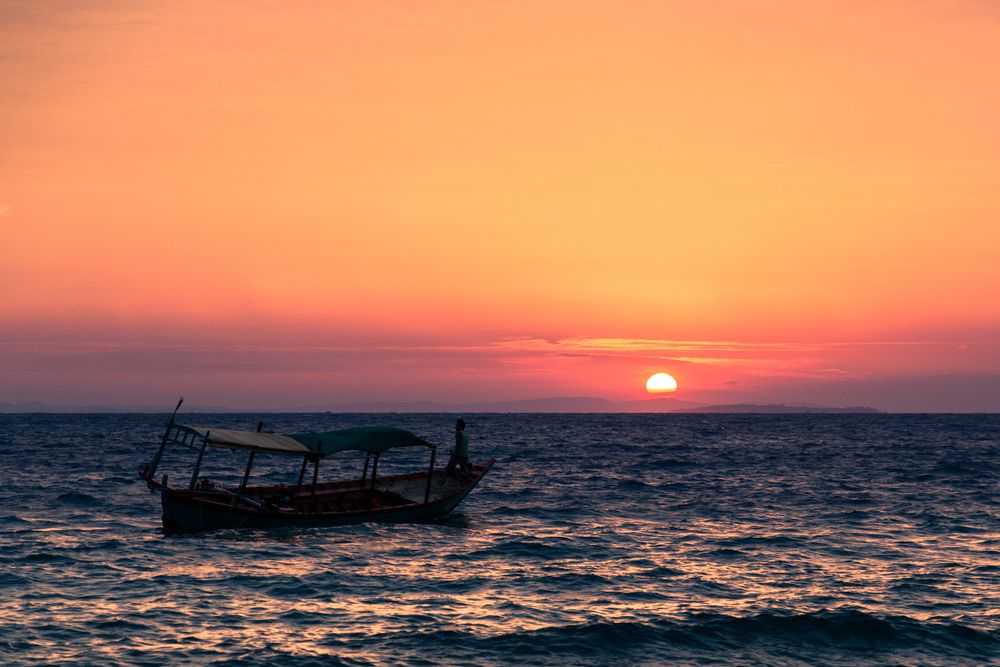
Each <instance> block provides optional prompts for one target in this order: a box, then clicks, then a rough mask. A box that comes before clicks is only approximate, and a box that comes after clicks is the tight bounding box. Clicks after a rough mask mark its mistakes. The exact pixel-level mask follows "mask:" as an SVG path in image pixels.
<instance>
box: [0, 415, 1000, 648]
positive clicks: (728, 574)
mask: <svg viewBox="0 0 1000 667" xmlns="http://www.w3.org/2000/svg"><path fill="white" fill-rule="evenodd" d="M261 418H263V419H264V421H265V423H266V424H267V425H268V426H269V427H271V428H273V429H274V430H277V431H302V430H310V429H316V430H320V429H330V428H339V427H345V426H350V425H364V424H375V423H382V424H391V425H396V426H401V427H404V428H408V429H411V430H413V431H415V432H417V433H419V434H420V435H423V436H425V437H427V438H429V439H431V440H434V441H437V442H443V443H447V442H448V441H449V439H450V434H451V425H452V423H453V421H454V416H453V415H330V414H310V415H301V414H296V415H291V414H288V415H284V414H281V415H263V416H261ZM465 418H466V421H468V423H469V433H470V435H471V448H470V449H471V454H472V458H473V459H474V460H475V459H481V458H486V457H494V458H496V459H497V464H496V466H495V467H494V468H493V470H492V471H490V473H489V475H488V476H487V477H486V478H485V479H484V480H483V483H482V484H481V485H480V487H479V488H478V489H477V490H476V491H474V492H473V493H472V494H471V495H470V496H469V497H468V498H467V499H466V500H465V502H464V503H463V504H462V505H461V506H460V507H459V511H457V512H456V513H454V514H453V515H451V516H450V517H449V518H448V519H447V520H443V521H440V522H437V523H430V524H419V525H412V524H411V525H403V524H400V525H375V524H365V525H357V526H349V527H339V528H327V529H308V530H302V529H300V530H292V529H285V530H272V531H257V530H227V531H216V532H210V533H201V534H196V535H165V534H164V533H163V531H162V530H161V526H160V510H159V498H158V496H156V495H152V494H150V493H149V492H148V490H147V489H146V488H145V486H144V485H143V484H141V483H140V482H139V480H138V478H137V475H136V473H137V471H138V469H139V468H140V467H141V466H143V465H144V464H146V463H147V462H148V461H149V459H150V457H151V455H152V453H153V450H154V448H155V446H156V444H157V443H158V440H159V436H160V434H161V432H162V428H163V424H164V422H165V421H166V416H164V415H0V664H3V665H42V664H44V665H95V664H99V665H164V664H205V665H266V664H275V665H313V664H316V665H338V664H340V665H369V664H376V665H382V664H386V665H437V664H442V665H468V664H477V665H520V664H526V665H563V664H579V665H606V664H629V665H631V664H634V665H660V664H691V665H728V664H734V665H855V664H879V665H882V664H886V665H956V664H958V665H982V664H991V663H992V664H1000V415H943V416H942V415H937V416H930V415H773V416H769V415H730V416H724V415H465ZM257 419H258V415H233V414H227V415H194V416H183V417H182V418H181V419H179V421H181V422H182V423H197V424H210V425H217V426H229V427H236V428H248V429H249V428H253V426H254V425H255V424H256V421H257ZM178 454H179V455H180V454H183V455H184V456H183V457H181V456H176V457H168V460H166V461H165V463H164V465H165V466H167V468H170V466H176V469H177V470H178V471H179V472H177V473H176V474H177V475H181V474H182V472H183V470H184V466H183V465H182V464H183V461H182V460H181V459H182V458H184V457H186V458H187V460H191V458H192V457H193V453H191V452H186V451H181V452H178ZM212 457H213V458H211V459H210V461H209V463H208V464H207V469H206V470H207V473H208V474H211V475H213V476H217V477H218V478H219V479H221V480H223V481H225V480H229V481H232V480H238V478H239V476H240V474H241V472H242V468H243V462H244V460H245V459H244V457H243V456H242V455H236V454H231V453H229V452H213V454H212ZM265 458H266V459H267V460H266V461H261V460H262V459H265ZM258 460H259V461H261V467H260V468H259V469H258V470H259V475H257V476H256V479H258V480H263V479H266V480H267V481H279V480H288V481H291V480H293V479H294V478H295V477H296V475H297V472H298V470H297V469H298V466H297V463H296V462H294V461H291V460H289V459H280V457H276V458H268V457H258ZM356 463H357V462H356V461H350V462H349V463H345V464H344V468H343V471H344V472H345V473H352V471H353V473H356V472H357V470H355V469H354V468H356V467H357V466H356ZM399 463H400V465H401V466H405V464H408V463H409V462H407V461H401V462H399ZM324 465H326V464H324ZM418 465H423V463H419V464H418ZM352 466H353V467H352ZM332 467H336V466H332ZM165 471H166V468H165ZM321 471H322V468H321ZM330 471H331V470H330V469H327V472H330ZM227 475H228V477H227ZM171 479H180V480H183V479H185V478H184V477H174V476H173V475H172V477H171Z"/></svg>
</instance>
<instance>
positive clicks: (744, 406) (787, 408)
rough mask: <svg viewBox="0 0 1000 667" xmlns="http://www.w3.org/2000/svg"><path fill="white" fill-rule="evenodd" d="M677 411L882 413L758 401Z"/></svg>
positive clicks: (720, 412)
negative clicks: (761, 402)
mask: <svg viewBox="0 0 1000 667" xmlns="http://www.w3.org/2000/svg"><path fill="white" fill-rule="evenodd" d="M676 412H678V413H685V414H767V415H782V414H796V415H799V414H862V415H877V414H882V411H881V410H876V409H875V408H867V407H862V406H857V407H849V408H828V407H824V406H818V405H783V404H777V405H775V404H769V403H765V404H758V403H728V404H725V405H703V406H701V407H697V408H687V409H684V410H677V411H676Z"/></svg>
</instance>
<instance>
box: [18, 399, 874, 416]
mask: <svg viewBox="0 0 1000 667" xmlns="http://www.w3.org/2000/svg"><path fill="white" fill-rule="evenodd" d="M185 408H186V410H185V411H187V412H196V413H199V412H200V413H204V412H239V413H259V412H383V413H384V412H420V413H428V412H430V413H434V412H446V413H447V412H450V413H466V414H471V413H476V412H499V413H527V412H550V413H557V412H562V413H591V412H629V413H687V414H710V413H722V414H727V413H738V414H752V413H757V414H819V413H833V414H836V413H862V414H875V413H878V412H879V410H876V409H875V408H869V407H849V408H830V407H823V406H818V405H785V404H754V403H732V404H724V405H704V404H701V403H694V402H692V401H685V400H682V399H679V398H669V397H667V398H647V399H641V400H634V401H611V400H608V399H605V398H595V397H592V396H555V397H550V398H534V399H522V400H516V401H489V402H470V403H436V402H433V401H406V402H368V403H346V404H337V405H329V404H327V405H307V406H296V407H290V408H286V409H280V410H275V409H267V410H260V409H258V410H247V409H236V410H234V409H232V408H227V407H222V406H204V407H192V408H188V407H187V406H185ZM24 412H28V413H39V412H53V413H93V412H133V413H147V412H148V413H162V412H169V410H168V409H167V407H166V406H162V405H161V406H113V405H71V406H56V405H49V404H46V403H39V402H30V403H3V402H0V413H24Z"/></svg>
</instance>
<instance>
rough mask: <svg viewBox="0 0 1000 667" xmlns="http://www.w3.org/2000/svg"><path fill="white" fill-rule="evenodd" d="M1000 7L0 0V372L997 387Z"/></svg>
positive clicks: (149, 387) (913, 402) (350, 387)
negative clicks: (662, 376)
mask: <svg viewBox="0 0 1000 667" xmlns="http://www.w3.org/2000/svg"><path fill="white" fill-rule="evenodd" d="M998 118H1000V5H998V4H996V3H995V2H992V1H991V0H906V1H902V0H900V1H894V0H886V1H884V2H878V3H871V2H861V1H847V0H830V1H827V0H817V1H815V2H801V3H799V2H784V1H783V2H778V1H768V0H763V1H761V0H753V1H749V0H746V1H744V0H732V1H727V2H700V1H699V2H695V1H694V0H688V1H674V2H670V1H656V2H652V1H651V2H630V1H627V0H623V1H621V2H590V1H587V0H573V1H571V2H569V1H567V2H561V1H549V2H516V1H510V2H477V1H466V2H409V1H406V2H403V1H393V2H390V1H379V0H366V1H364V2H360V1H359V2H350V1H346V0H345V1H344V2H337V3H325V2H300V3H283V2H216V1H214V0H207V1H205V0H202V1H198V2H193V1H192V2H185V1H178V2H166V3H146V2H119V1H116V0H107V1H100V0H95V1H93V2H82V3H81V2H69V1H58V0H57V1H54V2H47V3H37V2H33V1H25V2H21V1H11V0H0V402H8V403H18V402H29V401H42V402H46V403H50V404H53V405H97V404H99V405H119V406H135V405H143V406H145V405H152V406H156V405H162V406H163V407H164V409H165V410H169V409H171V408H172V406H173V404H174V403H175V402H176V398H177V397H178V396H181V395H183V396H185V397H187V403H186V404H192V405H194V406H197V405H204V406H226V407H231V408H246V409H258V408H262V409H263V408H266V409H282V408H293V407H296V406H322V405H331V406H335V405H337V404H342V403H347V402H362V401H365V402H370V401H417V400H427V401H445V402H456V401H501V400H514V399H524V398H535V397H545V396H596V397H603V398H609V399H612V400H637V399H641V398H643V397H645V396H647V394H646V393H645V388H644V385H645V380H646V378H647V377H648V376H649V375H651V374H653V373H655V372H668V373H671V374H672V375H674V376H675V377H676V378H677V381H678V384H679V387H680V388H679V390H678V392H677V393H676V394H675V395H676V397H677V398H682V399H684V400H691V401H696V402H705V403H720V402H786V403H787V402H811V403H814V404H825V405H832V406H845V405H859V404H862V405H870V406H873V407H878V408H881V409H887V410H900V411H935V410H947V411H979V410H992V411H995V410H1000V298H998V296H997V295H998V294H1000V123H998V122H997V119H998Z"/></svg>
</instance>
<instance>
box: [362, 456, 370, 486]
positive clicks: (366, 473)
mask: <svg viewBox="0 0 1000 667" xmlns="http://www.w3.org/2000/svg"><path fill="white" fill-rule="evenodd" d="M371 458H372V455H371V454H368V455H366V456H365V467H364V469H363V470H362V471H361V486H364V485H365V480H366V479H368V462H369V461H370V460H371Z"/></svg>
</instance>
